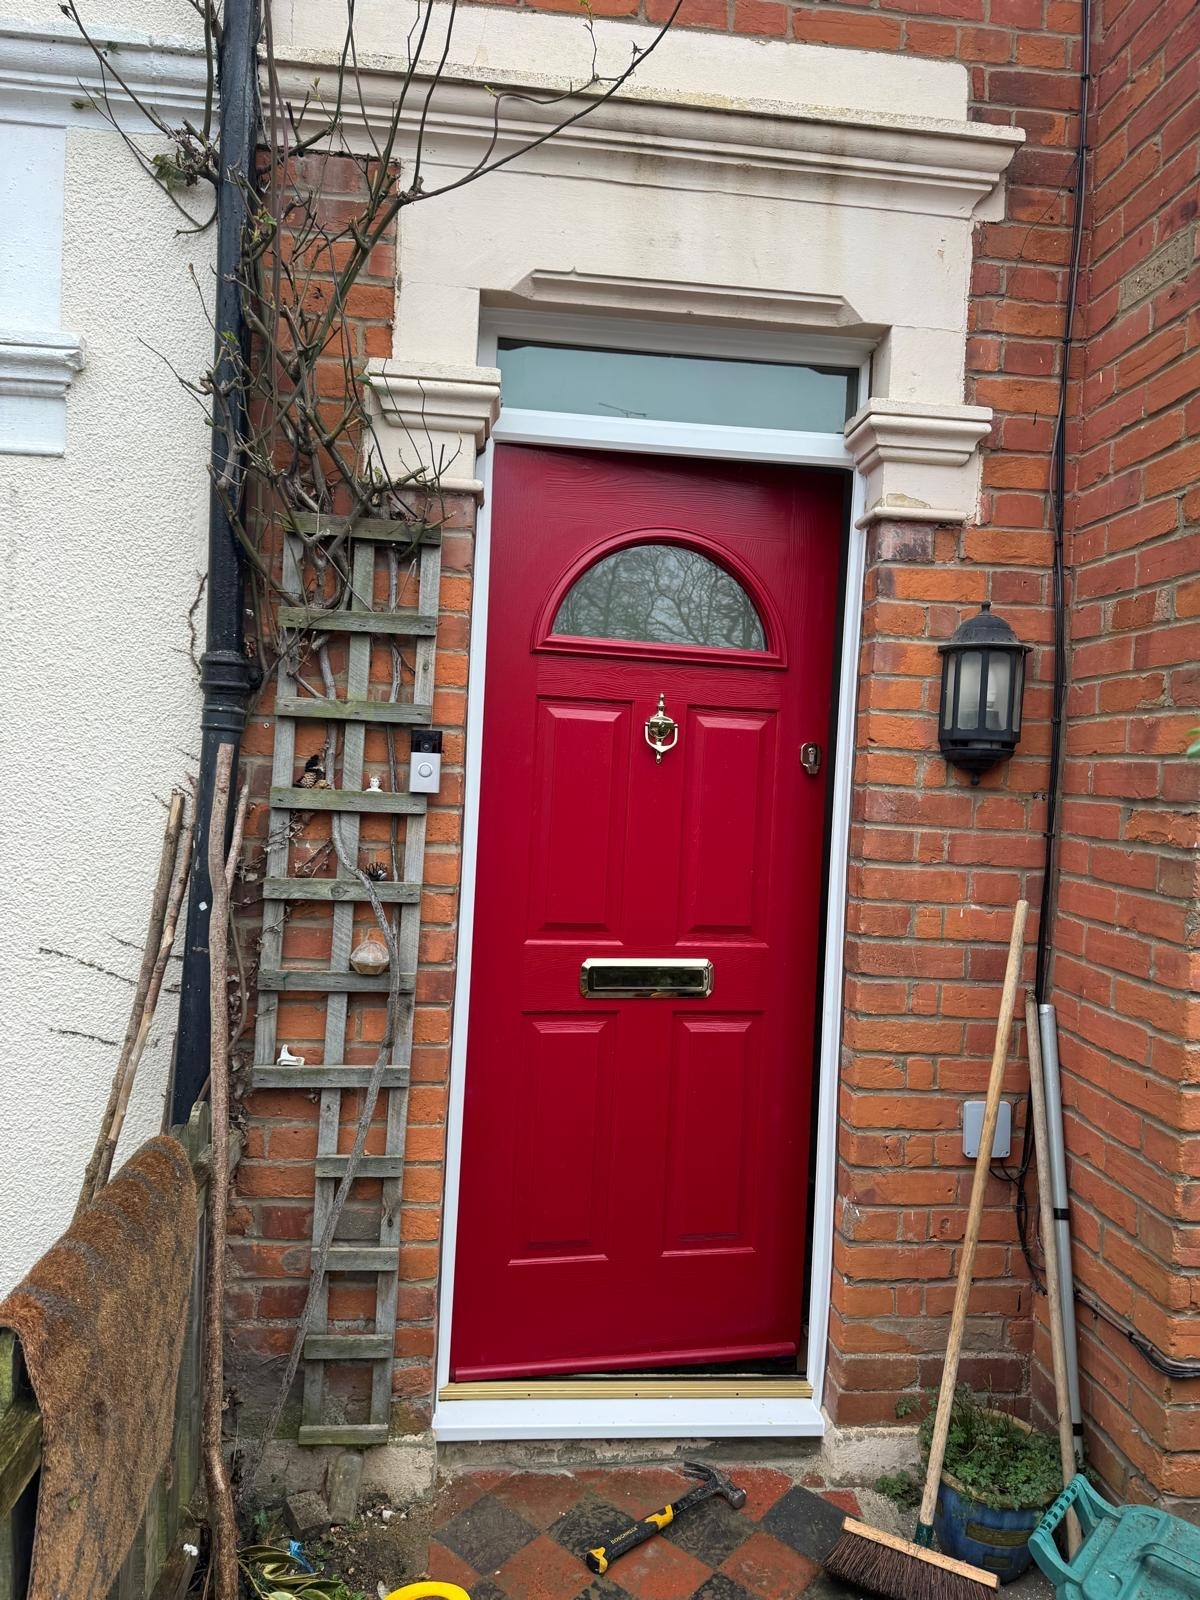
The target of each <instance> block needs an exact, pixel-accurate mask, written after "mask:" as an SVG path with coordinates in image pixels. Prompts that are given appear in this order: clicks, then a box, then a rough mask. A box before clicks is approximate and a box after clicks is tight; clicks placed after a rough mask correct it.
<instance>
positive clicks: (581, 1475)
mask: <svg viewBox="0 0 1200 1600" xmlns="http://www.w3.org/2000/svg"><path fill="white" fill-rule="evenodd" d="M575 1477H576V1478H577V1479H578V1481H579V1483H580V1484H581V1485H582V1486H583V1487H584V1488H587V1489H590V1490H591V1492H592V1493H593V1494H594V1495H595V1496H596V1498H597V1500H604V1501H607V1503H608V1504H609V1505H610V1506H616V1507H617V1508H618V1510H620V1511H628V1512H629V1515H630V1518H631V1520H632V1521H634V1522H636V1521H637V1520H638V1519H639V1518H641V1517H644V1516H646V1515H647V1514H648V1513H649V1512H651V1511H658V1510H660V1509H661V1508H662V1507H663V1506H665V1505H667V1504H669V1502H670V1501H672V1500H678V1499H679V1497H680V1495H682V1494H686V1493H687V1492H688V1490H689V1489H694V1488H695V1487H696V1480H695V1479H694V1478H689V1477H686V1476H685V1475H684V1474H683V1473H682V1472H679V1471H677V1470H676V1469H675V1468H674V1467H619V1468H588V1469H587V1470H586V1471H584V1472H577V1473H576V1474H575Z"/></svg>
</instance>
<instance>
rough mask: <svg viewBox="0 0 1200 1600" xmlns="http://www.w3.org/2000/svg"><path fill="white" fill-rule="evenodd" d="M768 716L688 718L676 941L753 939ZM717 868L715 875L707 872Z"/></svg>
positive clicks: (768, 776) (763, 896)
mask: <svg viewBox="0 0 1200 1600" xmlns="http://www.w3.org/2000/svg"><path fill="white" fill-rule="evenodd" d="M775 729H776V718H775V715H774V713H773V712H754V711H745V712H741V713H740V714H736V715H735V714H733V713H730V712H721V711H711V710H704V711H692V712H691V714H690V716H689V718H688V726H687V728H686V730H685V732H684V735H683V736H682V738H681V743H682V745H683V760H684V762H685V764H686V770H685V777H684V813H683V829H682V836H681V840H680V863H679V889H680V896H679V903H680V918H679V937H680V938H681V939H685V938H687V937H689V935H690V936H694V937H699V936H701V935H709V934H712V935H717V936H725V937H730V936H736V935H739V934H740V935H742V936H743V937H748V938H753V939H761V938H762V937H763V935H764V933H765V931H766V930H765V928H764V926H763V915H764V913H765V910H766V906H767V890H768V878H767V875H766V874H765V873H763V872H757V871H756V870H755V868H756V866H757V865H758V863H760V862H763V861H767V860H769V859H770V842H771V806H772V793H771V789H772V784H773V781H774V777H775ZM716 862H719V863H720V864H721V865H720V870H719V871H714V870H713V867H714V863H716Z"/></svg>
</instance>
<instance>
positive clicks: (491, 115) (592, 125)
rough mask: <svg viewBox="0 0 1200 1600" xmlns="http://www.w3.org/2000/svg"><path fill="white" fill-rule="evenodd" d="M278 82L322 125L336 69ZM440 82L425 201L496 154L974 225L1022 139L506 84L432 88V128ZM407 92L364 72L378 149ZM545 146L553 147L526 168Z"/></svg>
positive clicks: (871, 118)
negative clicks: (457, 173) (459, 171)
mask: <svg viewBox="0 0 1200 1600" xmlns="http://www.w3.org/2000/svg"><path fill="white" fill-rule="evenodd" d="M279 70H280V80H281V85H282V88H283V92H284V94H285V96H287V97H288V98H289V99H291V100H292V101H293V102H295V103H296V104H297V105H298V104H300V103H301V102H302V101H303V100H304V97H305V94H306V92H307V93H308V94H309V95H310V96H313V95H314V90H313V85H314V82H315V83H316V84H317V89H316V92H315V96H314V98H313V101H312V113H311V117H312V120H313V122H314V124H315V122H316V121H317V120H318V119H319V116H320V110H321V103H322V102H321V95H322V93H323V94H324V95H325V97H326V98H329V99H331V98H332V90H333V83H334V79H333V78H332V76H330V75H329V72H328V69H327V68H326V67H324V66H323V65H322V63H321V62H319V61H317V60H315V59H311V58H309V57H308V56H304V57H302V58H301V59H296V60H290V61H284V62H281V63H280V69H279ZM459 71H460V72H461V69H459ZM432 82H433V80H432V79H431V78H430V77H429V76H422V75H421V73H420V72H419V73H418V75H417V76H416V77H415V79H414V82H413V85H412V87H411V89H410V90H409V93H408V96H407V99H406V102H405V105H404V108H403V110H402V112H401V114H400V118H399V130H400V140H399V145H400V154H401V157H402V159H403V156H404V155H405V154H406V153H407V152H409V151H411V149H412V147H413V142H414V140H415V136H416V132H417V128H418V126H419V125H420V123H421V121H422V118H423V117H424V118H425V151H426V156H427V158H428V159H429V161H430V162H431V164H433V165H435V166H436V168H437V169H438V170H437V172H436V174H435V173H434V172H432V171H431V172H429V173H427V174H426V175H425V182H426V189H427V190H428V191H435V190H436V189H437V188H438V187H439V183H440V182H441V181H443V179H442V174H443V173H444V174H445V177H446V178H451V177H452V176H453V171H452V170H451V171H447V170H446V169H447V168H449V169H453V168H455V167H459V168H470V167H473V166H474V165H475V164H476V163H477V162H479V161H481V160H483V159H484V157H485V155H486V156H487V159H488V161H489V164H490V163H493V162H495V161H497V160H500V159H504V158H510V157H516V158H517V163H518V165H517V170H519V171H522V172H530V173H534V172H536V173H543V174H550V175H559V176H567V177H574V176H578V174H579V171H580V166H581V164H583V165H584V166H586V169H587V170H588V171H589V172H591V173H593V174H595V173H598V171H599V170H601V169H602V167H603V166H604V165H605V164H608V165H612V164H617V165H618V166H619V167H621V168H622V169H624V171H625V173H626V174H627V177H626V181H630V182H636V183H637V184H638V185H641V186H646V187H651V188H654V187H658V188H680V187H687V188H698V189H704V188H718V189H730V190H735V191H737V192H753V193H756V194H760V195H771V194H774V195H778V196H780V197H781V198H788V199H813V200H819V201H821V202H823V203H826V204H835V205H869V206H871V207H873V208H875V209H879V210H885V211H910V212H919V213H924V214H930V215H945V216H958V217H969V216H970V215H971V214H972V213H973V211H974V210H975V208H976V206H978V205H979V203H980V202H981V201H982V200H984V199H985V198H986V197H987V196H988V195H990V194H991V193H992V192H993V190H994V189H995V188H996V186H997V184H998V183H999V181H1000V178H1001V175H1002V174H1003V172H1004V170H1005V168H1006V167H1007V166H1008V164H1009V162H1010V161H1011V159H1012V156H1013V153H1014V151H1015V150H1016V149H1017V147H1018V146H1019V145H1020V144H1021V143H1022V141H1023V138H1024V135H1023V134H1022V133H1021V132H1020V131H1019V130H1017V129H1014V128H1008V127H996V126H994V125H992V124H990V123H980V122H953V121H945V120H941V119H938V118H933V117H919V116H904V115H900V114H896V115H892V116H886V115H884V114H882V113H866V112H853V111H831V110H829V109H828V108H825V107H818V106H813V107H796V106H783V105H778V104H772V103H770V102H755V101H740V100H728V101H723V102H721V103H719V104H700V103H693V102H692V101H690V100H689V98H688V96H687V95H686V93H682V92H668V91H665V90H659V91H649V90H646V91H641V92H638V91H636V90H635V91H631V92H629V93H625V92H623V93H622V94H621V95H619V96H615V97H613V98H612V99H610V100H601V99H600V97H599V95H598V94H597V93H595V92H593V91H587V92H580V91H574V92H573V91H571V89H570V86H569V85H565V84H564V85H563V86H562V87H561V89H560V90H559V91H557V92H555V93H553V94H548V93H547V92H546V89H545V88H544V86H542V85H537V86H536V87H524V88H522V87H521V86H520V85H517V84H509V83H507V82H505V81H503V79H502V78H501V77H500V76H493V77H492V78H490V79H489V80H488V81H487V82H485V81H483V80H482V78H478V77H475V76H469V75H466V74H465V73H463V74H462V75H460V76H453V77H446V78H444V79H443V80H442V81H441V82H439V83H437V84H436V87H435V88H434V92H433V95H432V99H431V101H430V105H429V111H428V115H427V116H426V114H425V102H426V97H427V95H428V93H429V90H430V87H431V84H432ZM401 85H402V77H401V75H400V72H399V71H398V70H397V71H385V70H382V69H373V70H366V71H363V72H362V73H361V76H360V87H361V106H362V111H361V113H360V114H361V115H362V116H364V117H365V120H366V122H367V124H368V125H369V126H370V128H371V130H372V131H373V132H374V133H375V134H376V136H378V134H379V133H380V132H382V131H383V130H384V129H385V128H386V127H387V126H388V125H389V123H390V119H391V117H392V114H393V107H394V105H395V104H396V101H397V99H398V98H399V95H400V91H401ZM322 86H323V87H322ZM539 96H541V98H539ZM588 106H592V107H594V109H592V110H590V111H588V114H587V115H586V116H584V117H583V118H582V119H581V120H579V121H576V122H574V123H572V124H571V125H570V126H568V127H563V126H562V124H563V123H564V122H567V121H569V119H570V118H571V117H572V116H576V115H578V113H580V112H582V111H584V110H585V109H586V108H587V107H588ZM556 128H557V129H559V130H560V131H558V132H556V133H555V134H554V136H553V138H546V135H547V134H549V133H550V132H551V130H552V129H556ZM348 132H349V133H350V134H351V136H353V132H354V130H352V129H350V130H348ZM493 138H494V139H495V144H494V146H493V145H491V141H492V139H493ZM539 138H545V139H546V142H545V143H543V144H540V145H538V146H537V147H536V148H533V149H530V150H528V152H527V153H525V154H520V155H518V152H520V151H522V150H524V148H525V147H526V146H527V145H530V144H531V143H532V142H533V141H534V140H536V139H539ZM489 147H490V154H489V153H488V152H489ZM631 164H636V171H632V172H631V171H630V168H631Z"/></svg>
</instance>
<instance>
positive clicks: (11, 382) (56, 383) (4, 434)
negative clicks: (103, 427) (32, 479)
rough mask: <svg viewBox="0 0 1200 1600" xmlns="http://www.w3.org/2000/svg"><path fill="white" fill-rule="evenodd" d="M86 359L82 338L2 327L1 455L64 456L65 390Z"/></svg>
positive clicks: (57, 331) (0, 362) (0, 373)
mask: <svg viewBox="0 0 1200 1600" xmlns="http://www.w3.org/2000/svg"><path fill="white" fill-rule="evenodd" d="M84 360H85V355H84V347H83V340H82V339H81V338H79V336H78V334H74V333H63V332H62V331H61V330H59V329H57V328H56V329H54V330H46V331H43V330H41V329H35V328H0V402H2V403H3V404H2V405H0V417H2V422H0V455H22V456H26V455H27V456H60V455H62V453H63V451H64V450H65V449H66V444H67V407H66V396H67V390H68V389H69V388H70V387H71V380H72V379H73V378H74V376H75V374H76V373H77V372H78V371H79V370H80V368H81V367H82V366H83V364H84Z"/></svg>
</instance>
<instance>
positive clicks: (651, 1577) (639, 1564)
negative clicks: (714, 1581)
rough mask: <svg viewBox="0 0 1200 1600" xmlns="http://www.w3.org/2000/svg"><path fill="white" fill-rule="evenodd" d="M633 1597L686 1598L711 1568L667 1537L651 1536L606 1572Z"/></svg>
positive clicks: (656, 1599)
mask: <svg viewBox="0 0 1200 1600" xmlns="http://www.w3.org/2000/svg"><path fill="white" fill-rule="evenodd" d="M605 1576H606V1577H608V1578H611V1579H612V1581H613V1582H614V1583H615V1584H617V1585H618V1586H619V1587H620V1588H622V1589H624V1590H625V1591H626V1593H627V1594H631V1595H633V1597H634V1600H689V1597H690V1596H691V1595H694V1594H695V1592H696V1590H697V1589H699V1588H700V1586H701V1585H702V1584H703V1583H706V1582H707V1581H708V1579H709V1578H710V1577H711V1576H712V1569H711V1568H710V1567H706V1566H705V1565H704V1563H703V1562H702V1561H697V1560H696V1558H695V1557H694V1556H689V1555H688V1554H687V1552H686V1551H684V1550H680V1548H679V1547H678V1545H673V1544H669V1543H668V1542H667V1540H666V1539H651V1541H650V1543H649V1544H644V1545H642V1546H641V1547H640V1548H639V1549H637V1550H634V1551H633V1552H632V1553H631V1554H630V1555H627V1556H622V1557H621V1559H620V1561H618V1562H616V1563H615V1564H614V1565H613V1566H612V1567H610V1568H609V1570H608V1572H607V1573H606V1574H605Z"/></svg>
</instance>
